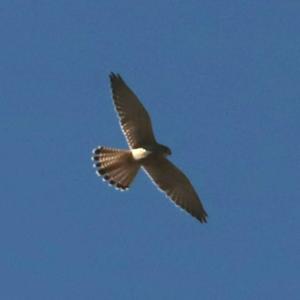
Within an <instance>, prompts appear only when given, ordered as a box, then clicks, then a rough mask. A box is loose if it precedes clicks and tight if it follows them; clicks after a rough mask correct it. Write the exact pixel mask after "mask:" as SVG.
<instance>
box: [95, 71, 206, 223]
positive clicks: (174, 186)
mask: <svg viewBox="0 0 300 300" xmlns="http://www.w3.org/2000/svg"><path fill="white" fill-rule="evenodd" d="M110 80H111V88H112V93H113V100H114V105H115V108H116V111H117V113H118V116H119V121H120V125H121V128H122V130H123V133H124V135H125V137H126V139H127V142H128V145H129V149H128V150H123V149H115V148H108V147H98V148H96V149H95V150H94V154H93V157H92V159H93V160H94V162H95V164H94V166H95V167H96V168H97V174H98V175H100V176H103V178H104V180H106V181H108V182H109V183H110V184H111V185H113V186H115V187H116V188H117V189H120V190H127V189H128V188H129V186H130V184H131V183H132V181H133V180H134V178H135V176H136V175H137V173H138V171H139V169H140V168H141V167H142V168H143V169H144V171H145V172H146V173H147V175H148V176H149V177H150V178H151V180H152V181H153V182H154V183H155V184H156V185H157V186H158V188H159V189H161V190H162V191H163V192H165V193H166V194H167V195H168V196H169V197H170V198H171V199H172V200H173V201H174V202H175V204H177V205H178V206H180V207H181V208H183V209H184V210H186V211H187V212H189V213H190V214H191V215H192V216H194V217H195V218H197V219H198V220H199V221H200V222H201V223H204V222H206V218H207V214H206V212H205V210H204V208H203V206H202V204H201V202H200V200H199V197H198V195H197V193H196V191H195V190H194V188H193V186H192V185H191V183H190V181H189V179H188V178H187V177H186V176H185V175H184V174H183V173H182V172H181V171H180V170H179V169H178V168H177V167H176V166H175V165H173V164H172V163H171V162H170V161H169V160H168V159H167V158H166V157H167V156H168V155H171V150H170V149H169V148H168V147H167V146H164V145H161V144H159V143H157V142H156V139H155V137H154V134H153V129H152V124H151V120H150V117H149V114H148V112H147V111H146V109H145V108H144V106H143V105H142V103H141V102H140V101H139V100H138V98H137V97H136V95H135V94H134V93H133V92H132V91H131V90H130V89H129V87H128V86H127V85H126V83H125V82H124V81H123V79H122V78H121V76H120V75H115V74H113V73H111V75H110Z"/></svg>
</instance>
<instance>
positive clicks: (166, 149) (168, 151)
mask: <svg viewBox="0 0 300 300" xmlns="http://www.w3.org/2000/svg"><path fill="white" fill-rule="evenodd" d="M160 148H161V152H162V153H163V154H164V156H168V155H171V154H172V151H171V149H170V148H169V147H167V146H165V145H160Z"/></svg>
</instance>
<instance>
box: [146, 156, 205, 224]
mask: <svg viewBox="0 0 300 300" xmlns="http://www.w3.org/2000/svg"><path fill="white" fill-rule="evenodd" d="M143 168H144V170H145V171H146V173H147V174H148V175H149V176H150V178H151V179H152V181H153V182H154V183H155V184H156V185H157V186H158V187H159V189H160V190H162V191H163V192H165V193H166V194H167V195H168V196H169V198H171V199H172V200H173V201H174V202H175V203H176V204H177V205H178V206H180V207H181V208H183V209H184V210H186V211H187V212H188V213H190V214H191V215H192V216H193V217H195V218H197V219H198V220H199V221H200V222H201V223H206V222H207V221H206V218H207V213H206V211H205V210H204V208H203V206H202V204H201V202H200V199H199V197H198V195H197V193H196V191H195V190H194V188H193V186H192V184H191V182H190V181H189V179H188V178H187V177H186V176H185V175H184V174H183V173H182V172H181V171H180V170H179V169H178V168H177V167H176V166H175V165H174V164H172V163H171V162H170V161H169V160H168V159H166V158H164V157H158V158H157V157H153V158H151V159H150V158H149V159H148V160H147V161H146V162H145V163H144V164H143Z"/></svg>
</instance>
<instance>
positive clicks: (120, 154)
mask: <svg viewBox="0 0 300 300" xmlns="http://www.w3.org/2000/svg"><path fill="white" fill-rule="evenodd" d="M92 160H93V161H94V167H95V168H96V169H97V171H96V173H97V175H99V176H103V178H104V180H106V181H108V182H109V183H110V184H111V185H113V186H114V187H116V188H117V189H121V190H127V189H128V188H129V185H130V184H131V182H132V181H133V179H134V177H135V176H136V174H137V172H138V170H139V168H140V165H139V164H138V163H137V162H136V161H135V160H134V159H133V157H132V154H131V151H130V150H120V149H114V148H108V147H97V148H96V149H94V151H93V157H92Z"/></svg>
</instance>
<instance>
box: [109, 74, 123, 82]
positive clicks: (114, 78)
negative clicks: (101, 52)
mask: <svg viewBox="0 0 300 300" xmlns="http://www.w3.org/2000/svg"><path fill="white" fill-rule="evenodd" d="M109 79H110V82H111V84H112V83H113V81H118V80H119V81H122V82H123V79H122V77H121V75H120V74H119V73H114V72H110V74H109Z"/></svg>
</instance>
